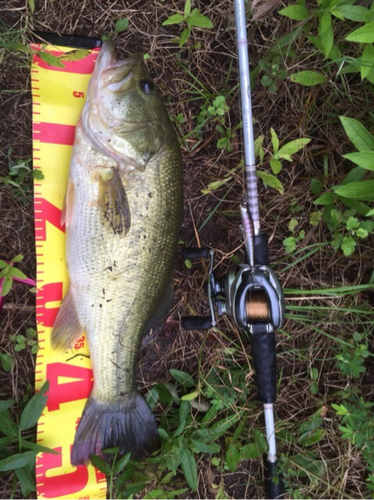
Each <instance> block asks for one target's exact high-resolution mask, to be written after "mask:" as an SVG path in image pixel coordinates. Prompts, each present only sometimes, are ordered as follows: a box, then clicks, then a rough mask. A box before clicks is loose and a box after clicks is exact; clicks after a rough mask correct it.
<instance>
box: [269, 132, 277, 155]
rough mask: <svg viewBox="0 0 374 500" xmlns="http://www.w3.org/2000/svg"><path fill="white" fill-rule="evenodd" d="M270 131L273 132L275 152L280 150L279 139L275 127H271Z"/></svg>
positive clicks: (272, 140) (272, 141)
mask: <svg viewBox="0 0 374 500" xmlns="http://www.w3.org/2000/svg"><path fill="white" fill-rule="evenodd" d="M270 133H271V143H272V145H273V152H274V154H275V153H277V152H278V149H279V139H278V136H277V134H276V132H275V130H274V129H273V128H271V129H270Z"/></svg>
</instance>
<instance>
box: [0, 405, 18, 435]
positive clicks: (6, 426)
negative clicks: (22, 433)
mask: <svg viewBox="0 0 374 500" xmlns="http://www.w3.org/2000/svg"><path fill="white" fill-rule="evenodd" d="M0 430H1V432H2V433H3V434H5V435H6V436H8V437H13V436H16V435H17V433H18V429H17V426H16V424H15V423H14V422H13V420H12V419H11V418H10V415H9V413H8V411H2V412H1V413H0Z"/></svg>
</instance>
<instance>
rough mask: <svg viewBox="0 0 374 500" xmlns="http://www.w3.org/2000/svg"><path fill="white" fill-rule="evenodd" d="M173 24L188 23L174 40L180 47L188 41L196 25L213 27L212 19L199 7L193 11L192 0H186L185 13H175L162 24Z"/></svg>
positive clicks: (198, 26) (197, 26)
mask: <svg viewBox="0 0 374 500" xmlns="http://www.w3.org/2000/svg"><path fill="white" fill-rule="evenodd" d="M171 24H187V28H184V29H183V31H182V32H181V34H180V37H179V38H175V39H174V40H173V41H174V42H175V43H178V44H179V47H182V46H183V45H184V44H185V43H186V42H187V40H188V39H189V37H190V35H191V31H192V29H193V28H194V27H196V28H208V29H209V28H213V24H212V21H211V20H210V19H209V18H208V17H207V16H204V14H201V13H200V11H199V9H197V8H195V9H193V10H192V11H191V0H186V3H185V6H184V13H183V14H173V15H172V16H170V17H168V18H167V19H166V21H164V22H163V23H162V26H169V25H171Z"/></svg>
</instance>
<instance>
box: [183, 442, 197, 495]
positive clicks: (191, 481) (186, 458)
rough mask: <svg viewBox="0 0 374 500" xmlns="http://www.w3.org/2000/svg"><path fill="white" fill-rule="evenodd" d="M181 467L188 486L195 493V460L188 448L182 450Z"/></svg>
mask: <svg viewBox="0 0 374 500" xmlns="http://www.w3.org/2000/svg"><path fill="white" fill-rule="evenodd" d="M181 466H182V471H183V474H184V477H185V478H186V481H187V483H188V486H189V487H190V488H191V489H192V490H193V491H197V467H196V460H195V456H194V454H193V453H192V452H191V451H190V450H189V449H188V448H187V449H185V450H184V453H183V458H182V462H181Z"/></svg>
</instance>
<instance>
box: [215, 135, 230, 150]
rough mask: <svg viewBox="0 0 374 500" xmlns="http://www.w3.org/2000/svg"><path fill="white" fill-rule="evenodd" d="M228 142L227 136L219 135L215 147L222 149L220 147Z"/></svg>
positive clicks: (223, 146)
mask: <svg viewBox="0 0 374 500" xmlns="http://www.w3.org/2000/svg"><path fill="white" fill-rule="evenodd" d="M228 142H229V138H228V137H221V138H220V139H218V141H217V148H218V149H222V148H225V147H226V146H227V143H228Z"/></svg>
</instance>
